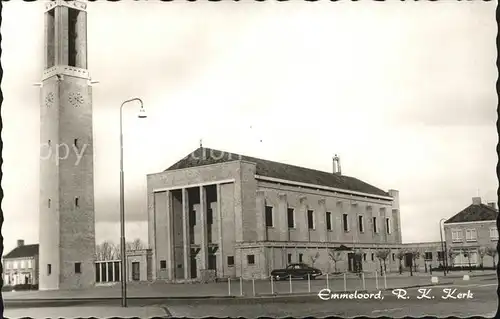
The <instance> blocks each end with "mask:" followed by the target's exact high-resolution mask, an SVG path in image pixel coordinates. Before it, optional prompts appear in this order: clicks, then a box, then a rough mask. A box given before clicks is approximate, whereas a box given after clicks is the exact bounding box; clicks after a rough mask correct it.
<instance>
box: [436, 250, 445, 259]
mask: <svg viewBox="0 0 500 319" xmlns="http://www.w3.org/2000/svg"><path fill="white" fill-rule="evenodd" d="M437 255H438V256H437V257H438V261H442V260H443V259H444V254H443V252H442V251H438V252H437Z"/></svg>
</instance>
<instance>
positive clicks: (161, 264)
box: [160, 260, 167, 269]
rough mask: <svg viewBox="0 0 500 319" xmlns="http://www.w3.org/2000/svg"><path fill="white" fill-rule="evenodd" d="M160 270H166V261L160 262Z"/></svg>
mask: <svg viewBox="0 0 500 319" xmlns="http://www.w3.org/2000/svg"><path fill="white" fill-rule="evenodd" d="M160 269H167V261H166V260H160Z"/></svg>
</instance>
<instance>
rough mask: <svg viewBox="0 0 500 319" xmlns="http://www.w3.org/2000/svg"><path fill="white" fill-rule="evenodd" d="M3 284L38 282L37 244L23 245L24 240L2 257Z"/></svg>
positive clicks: (34, 283)
mask: <svg viewBox="0 0 500 319" xmlns="http://www.w3.org/2000/svg"><path fill="white" fill-rule="evenodd" d="M3 276H4V286H15V285H20V284H30V285H37V284H38V244H35V245H25V244H24V240H22V239H20V240H18V241H17V246H16V248H14V249H13V250H12V251H10V252H9V253H8V254H6V255H5V256H4V257H3Z"/></svg>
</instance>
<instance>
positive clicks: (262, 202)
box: [256, 190, 267, 241]
mask: <svg viewBox="0 0 500 319" xmlns="http://www.w3.org/2000/svg"><path fill="white" fill-rule="evenodd" d="M256 200H257V204H256V205H257V207H256V210H257V211H256V213H257V215H256V231H257V241H265V240H266V239H267V238H266V237H267V236H266V227H265V226H266V224H265V221H266V220H265V217H264V216H265V213H266V199H265V196H264V191H261V190H258V191H257V198H256Z"/></svg>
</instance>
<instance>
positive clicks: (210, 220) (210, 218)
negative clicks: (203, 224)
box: [207, 208, 214, 225]
mask: <svg viewBox="0 0 500 319" xmlns="http://www.w3.org/2000/svg"><path fill="white" fill-rule="evenodd" d="M213 223H214V211H213V209H211V208H208V209H207V225H212V224H213Z"/></svg>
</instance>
